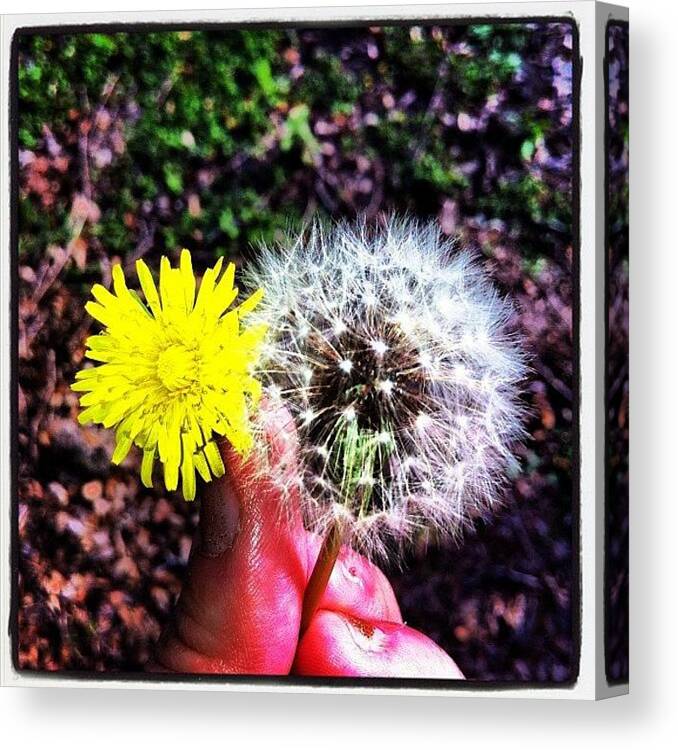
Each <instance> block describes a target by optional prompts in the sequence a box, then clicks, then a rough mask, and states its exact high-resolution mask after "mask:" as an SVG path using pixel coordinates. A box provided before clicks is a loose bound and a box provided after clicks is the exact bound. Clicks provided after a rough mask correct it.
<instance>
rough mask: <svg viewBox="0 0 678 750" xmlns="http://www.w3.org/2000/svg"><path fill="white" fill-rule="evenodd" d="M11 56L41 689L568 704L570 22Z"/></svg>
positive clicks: (21, 363) (572, 602) (139, 32)
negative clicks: (524, 697) (218, 690)
mask: <svg viewBox="0 0 678 750" xmlns="http://www.w3.org/2000/svg"><path fill="white" fill-rule="evenodd" d="M13 55H14V58H13V69H12V76H13V81H12V83H13V97H14V99H13V107H14V115H15V117H14V129H13V134H12V137H13V191H14V192H13V199H14V210H15V219H16V233H15V236H14V247H13V252H14V254H15V255H14V260H13V262H14V278H13V284H14V299H13V304H14V316H15V317H14V320H15V324H16V325H15V342H14V355H15V356H14V360H15V361H14V366H15V380H14V388H15V390H14V394H13V398H14V412H13V428H14V430H15V437H16V442H15V446H14V454H13V459H14V471H15V474H14V477H13V483H14V501H15V502H14V519H13V520H14V524H15V528H14V545H13V556H14V557H13V562H14V575H15V580H14V605H15V606H14V609H13V613H12V622H11V627H12V636H13V647H14V657H15V665H16V667H17V669H19V670H22V671H25V672H27V673H40V674H56V675H62V676H72V675H73V676H84V677H96V678H97V679H106V678H110V677H116V678H121V677H122V678H124V677H130V676H131V677H134V678H135V679H146V680H158V679H161V680H166V679H175V678H186V677H187V676H188V677H196V678H197V677H199V678H200V679H214V680H237V679H241V678H247V679H248V680H264V681H272V680H275V681H279V682H282V683H283V684H285V683H313V684H316V683H323V684H331V685H335V684H337V685H339V684H379V683H380V682H383V684H410V683H412V684H422V685H424V684H426V685H438V684H442V685H447V684H450V685H460V686H464V685H476V686H478V685H479V686H486V687H496V686H498V687H501V686H516V685H518V686H530V687H535V686H536V687H541V686H544V687H546V686H553V685H559V686H566V685H571V684H573V683H574V681H575V680H576V678H577V673H578V661H579V601H580V591H579V567H578V566H579V547H578V539H579V526H578V524H579V477H578V468H577V467H578V451H579V442H578V428H577V424H578V403H579V383H578V375H577V373H578V360H579V351H578V344H577V340H578V339H577V322H576V321H577V310H578V299H579V297H578V281H577V278H578V274H577V272H578V263H579V245H578V242H579V229H578V226H577V221H578V217H577V205H578V204H577V201H578V184H579V173H578V170H579V163H578V151H577V149H578V142H579V134H578V128H579V117H578V106H579V104H578V99H579V92H578V85H579V84H578V81H579V77H578V67H577V66H578V64H579V63H578V60H579V51H578V37H577V29H576V26H575V25H574V24H573V23H572V22H571V21H569V20H566V19H563V20H558V19H553V18H550V19H544V20H539V19H529V20H521V19H514V20H501V19H488V20H487V21H473V22H471V21H464V22H458V21H457V22H452V21H440V22H437V23H433V22H431V21H429V22H427V23H425V24H424V23H421V24H420V23H417V22H414V21H413V22H408V23H402V24H392V23H391V24H384V23H383V22H382V23H381V24H377V23H375V24H373V25H368V24H363V25H355V24H354V25H350V24H349V25H333V26H328V27H327V28H322V27H317V26H309V25H297V26H285V25H274V24H270V25H268V26H266V25H264V26H261V25H258V26H249V27H248V26H235V25H221V26H219V25H213V26H210V27H191V26H186V27H179V28H177V27H169V26H161V25H160V26H154V27H134V26H129V27H125V28H122V29H121V28H120V27H117V28H110V27H105V26H103V27H101V28H95V27H88V28H83V29H80V30H78V29H63V30H59V29H47V28H34V29H25V30H22V31H21V32H19V33H18V34H17V36H16V37H15V39H14V47H13ZM620 158H621V157H620ZM615 273H616V271H615ZM615 278H616V277H615ZM615 299H616V297H615ZM615 398H616V397H615ZM615 403H616V402H615ZM615 591H616V589H615Z"/></svg>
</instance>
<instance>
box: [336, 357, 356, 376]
mask: <svg viewBox="0 0 678 750" xmlns="http://www.w3.org/2000/svg"><path fill="white" fill-rule="evenodd" d="M339 369H340V370H341V371H342V372H345V373H346V374H347V375H348V374H349V373H350V372H351V370H352V369H353V362H351V360H350V359H342V360H341V362H340V363H339Z"/></svg>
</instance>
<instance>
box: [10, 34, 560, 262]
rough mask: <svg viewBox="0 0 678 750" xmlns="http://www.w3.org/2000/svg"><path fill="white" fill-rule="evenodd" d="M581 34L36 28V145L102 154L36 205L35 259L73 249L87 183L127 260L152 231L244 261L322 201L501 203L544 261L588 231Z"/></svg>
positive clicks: (427, 206)
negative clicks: (573, 140)
mask: <svg viewBox="0 0 678 750" xmlns="http://www.w3.org/2000/svg"><path fill="white" fill-rule="evenodd" d="M544 43H546V44H547V45H550V47H551V48H552V49H551V50H550V52H551V53H552V57H551V59H549V57H550V56H549V55H548V54H547V53H548V52H549V50H544ZM561 43H562V34H561V33H560V32H559V30H558V29H557V28H554V30H553V33H552V38H551V39H548V38H547V39H544V38H543V35H539V36H537V37H535V35H534V34H533V30H532V29H530V28H528V27H526V26H520V25H518V24H512V25H505V26H490V25H476V26H472V27H469V28H468V29H467V28H464V27H456V28H447V29H445V30H444V32H443V31H442V30H441V29H422V28H418V27H417V28H408V27H394V28H388V29H378V28H375V29H361V30H354V29H336V30H332V31H330V32H328V31H316V30H304V31H299V32H297V31H293V30H283V29H281V30H275V31H260V30H252V31H244V32H241V31H219V32H216V31H214V32H197V31H196V32H191V31H185V32H176V33H165V32H155V33H138V34H113V35H106V34H100V33H99V34H88V35H66V36H33V37H28V38H25V39H24V40H23V41H22V43H21V53H20V54H21V65H20V68H19V96H20V118H21V122H20V126H19V145H20V148H22V149H26V150H27V151H33V150H35V149H36V147H37V148H38V149H40V146H41V145H43V144H45V141H46V140H48V141H49V142H51V143H52V148H53V149H54V148H57V149H61V150H62V152H63V154H64V156H65V157H66V158H71V159H74V160H82V158H83V157H82V154H83V153H87V154H89V156H91V157H93V158H90V159H88V162H89V163H88V164H87V165H83V164H80V165H79V168H76V169H74V170H73V177H74V178H75V180H76V184H75V185H73V184H65V185H63V186H62V187H63V188H64V189H62V190H60V191H59V192H58V194H57V195H55V196H53V198H54V200H53V202H52V203H51V205H50V206H49V210H48V211H45V210H44V208H45V206H44V200H42V196H40V195H39V194H37V195H36V194H33V195H31V196H29V199H28V200H24V201H22V203H21V212H22V217H21V218H22V228H23V229H24V230H25V231H23V232H22V242H21V250H22V253H28V254H40V253H41V252H42V250H43V248H44V246H45V244H49V243H58V244H65V243H66V242H68V240H69V239H70V232H71V224H70V222H69V213H70V210H71V199H72V193H73V190H74V189H75V190H80V191H82V192H83V193H85V194H86V197H87V198H88V199H90V200H92V201H94V202H95V203H96V205H97V206H98V208H99V210H100V212H101V215H100V217H99V220H98V221H97V222H96V223H93V224H92V225H90V226H89V227H88V230H87V234H88V235H89V238H88V242H89V243H90V244H91V245H92V246H93V247H94V248H97V247H100V248H102V249H104V250H105V251H106V253H107V254H109V255H113V254H115V255H119V256H120V257H122V258H125V257H127V256H129V255H130V254H131V253H134V252H135V248H137V252H138V246H139V243H140V242H141V243H143V242H144V241H145V240H146V242H148V241H150V239H152V244H153V247H154V248H156V249H157V250H158V251H163V250H167V251H172V252H173V251H175V250H176V249H177V248H178V247H182V246H187V247H189V248H191V249H193V250H200V251H203V252H204V254H205V256H206V259H207V258H209V257H211V256H213V255H214V254H227V255H233V254H236V255H237V254H238V253H240V252H242V249H243V248H246V247H248V246H249V245H250V243H252V242H257V241H259V240H261V239H263V240H265V241H270V240H271V239H272V238H274V237H275V236H276V235H277V234H279V233H280V232H281V231H282V230H284V229H285V228H287V227H288V226H290V225H294V224H298V223H299V222H301V221H302V220H303V219H304V218H308V217H309V216H310V215H312V214H315V213H316V212H321V213H325V214H329V215H331V216H337V215H351V214H353V213H355V212H356V211H362V212H366V213H368V214H370V215H374V214H376V213H377V212H378V211H380V210H389V209H398V210H400V211H402V210H409V211H411V212H412V213H413V214H415V215H417V216H431V215H432V216H436V215H438V214H440V213H441V212H443V211H445V212H447V214H448V215H450V214H454V215H455V217H457V218H459V217H465V216H474V215H476V214H481V215H484V216H486V217H488V218H492V219H497V220H501V221H504V222H505V223H506V225H507V227H508V229H509V231H513V232H515V234H516V235H519V236H520V238H521V243H522V249H523V252H524V253H525V255H526V257H528V258H530V259H532V260H534V259H536V258H538V257H540V256H541V255H543V254H544V253H548V254H556V253H558V252H560V251H561V250H562V244H563V241H564V239H566V238H567V237H568V234H569V231H570V224H571V216H570V204H569V198H568V195H569V166H570V164H569V158H570V140H569V126H570V122H569V117H570V115H569V107H568V106H567V105H568V104H569V102H567V101H558V99H556V101H555V102H554V101H553V91H552V87H553V85H554V83H555V85H556V87H560V88H563V89H565V91H564V93H565V94H567V93H568V92H569V88H570V83H569V77H570V76H571V72H570V71H571V66H570V62H569V55H568V54H567V52H568V51H567V50H566V49H565V50H559V49H558V45H559V44H561ZM545 53H546V54H545ZM540 54H541V55H543V56H544V58H543V62H542V60H541V59H540V58H539V55H540ZM559 55H561V56H560V57H559ZM554 78H555V80H554ZM564 105H565V106H564ZM48 130H49V132H47V131H48ZM112 131H113V132H112ZM97 143H100V146H99V147H98V148H97ZM121 218H124V221H121ZM448 225H449V219H448ZM149 238H150V239H149Z"/></svg>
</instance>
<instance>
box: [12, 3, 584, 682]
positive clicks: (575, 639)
mask: <svg viewBox="0 0 678 750" xmlns="http://www.w3.org/2000/svg"><path fill="white" fill-rule="evenodd" d="M530 23H534V24H549V23H552V24H562V25H566V26H569V27H570V30H571V33H572V131H573V132H572V178H571V179H572V198H571V210H572V251H573V257H572V277H573V278H572V282H573V283H572V311H573V317H572V349H573V362H574V367H573V377H572V386H573V387H572V391H573V394H575V396H574V398H573V401H572V443H573V445H572V455H573V462H572V498H571V502H572V508H571V510H572V579H571V581H572V584H571V585H572V590H571V603H570V607H571V617H572V646H573V647H572V654H571V665H570V666H571V673H572V676H571V677H570V679H569V680H566V681H562V682H556V681H553V680H549V681H543V682H528V681H521V680H479V679H469V680H446V679H431V678H421V679H419V678H379V677H370V678H366V677H362V678H354V677H332V678H329V677H328V678H323V677H297V676H294V675H287V676H282V677H276V676H271V675H244V674H243V675H241V674H238V675H204V674H190V673H186V674H164V673H162V674H157V673H149V672H143V671H140V672H123V671H121V672H94V671H86V670H61V671H57V672H49V671H37V670H30V669H23V668H21V667H20V666H19V658H18V657H19V633H18V630H19V619H18V614H19V587H18V578H19V559H20V542H19V524H18V512H19V502H18V479H19V476H18V473H19V461H18V441H17V440H15V439H14V438H15V436H16V435H17V432H18V377H17V373H18V361H19V358H18V330H19V326H18V286H19V285H18V281H19V277H18V256H19V254H18V218H19V215H18V204H19V202H18V193H19V190H18V187H19V159H18V154H19V149H18V109H19V108H18V104H19V92H18V80H19V77H18V72H19V54H18V44H19V40H20V39H21V38H22V37H26V36H36V35H39V34H43V35H53V36H62V35H66V34H77V33H80V34H82V33H116V32H127V33H140V32H142V33H143V32H151V31H168V32H169V31H216V30H226V29H242V28H248V29H252V28H259V29H270V28H287V29H299V28H364V27H369V26H417V25H419V26H431V25H435V24H439V25H443V26H471V25H474V24H488V25H492V26H498V25H509V24H522V25H528V24H530ZM582 67H583V64H582V58H581V50H580V38H579V27H578V25H577V22H576V20H575V19H573V18H572V17H571V16H557V15H554V16H489V17H488V16H474V17H468V18H466V17H464V18H445V17H444V16H433V17H430V18H417V17H413V18H407V19H403V18H397V19H390V18H387V17H385V18H377V19H367V20H365V19H356V20H355V21H351V20H327V21H312V22H311V21H285V22H280V21H277V22H276V21H250V22H247V21H242V22H237V21H224V22H204V23H196V22H193V23H190V22H189V23H185V24H181V23H175V22H172V23H162V22H145V23H124V22H119V23H92V24H68V25H57V26H48V25H46V26H31V27H24V28H20V29H17V30H16V31H15V32H14V35H13V37H12V41H11V51H10V66H9V75H10V97H9V101H10V108H9V118H10V121H9V125H10V128H9V133H10V144H9V145H10V160H11V162H10V171H11V180H10V253H11V257H10V272H11V293H10V305H11V318H10V319H11V326H12V331H11V349H10V351H11V374H10V432H11V440H10V462H11V479H10V503H11V518H10V525H11V529H10V533H11V549H10V570H11V576H12V581H11V604H10V608H9V623H8V628H9V634H10V636H11V651H12V666H13V668H14V670H15V671H16V672H18V673H20V674H22V675H26V676H27V677H29V678H30V677H33V676H35V677H40V678H47V679H50V678H51V679H74V680H81V681H83V682H86V681H88V680H101V681H104V682H106V681H125V680H129V681H143V682H148V683H159V684H161V683H163V682H191V683H194V684H200V683H224V684H234V685H237V684H245V685H247V684H257V685H275V686H282V687H286V686H288V685H289V686H306V687H337V688H346V687H357V688H370V687H374V688H390V689H392V690H394V691H395V690H399V689H402V688H412V689H420V690H431V689H433V690H439V691H440V692H441V693H444V692H445V691H447V690H481V691H487V692H493V691H503V690H510V689H549V688H550V689H553V688H561V689H566V688H570V689H571V688H574V687H575V686H576V684H577V681H578V678H579V673H580V662H581V620H582V606H581V592H582V580H581V528H580V526H581V523H580V521H581V483H580V468H581V444H580V424H579V419H580V400H581V388H580V368H581V343H580V339H579V331H580V317H581V309H580V286H581V283H580V254H581V212H580V203H581V83H582Z"/></svg>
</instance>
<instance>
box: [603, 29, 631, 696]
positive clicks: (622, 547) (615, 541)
mask: <svg viewBox="0 0 678 750" xmlns="http://www.w3.org/2000/svg"><path fill="white" fill-rule="evenodd" d="M605 75H606V80H607V116H608V117H607V122H606V143H607V175H606V177H607V185H606V187H607V196H606V198H607V204H606V208H607V211H606V212H607V217H606V220H607V228H606V246H607V247H606V249H607V357H606V360H607V387H606V393H607V397H606V400H607V403H606V408H607V417H606V418H607V424H606V441H607V451H606V453H607V455H606V545H605V556H606V565H605V586H606V613H605V628H606V632H605V641H606V649H605V665H606V672H607V677H608V680H609V681H610V682H628V679H629V26H628V23H622V22H612V23H610V24H608V27H607V56H606V70H605Z"/></svg>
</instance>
